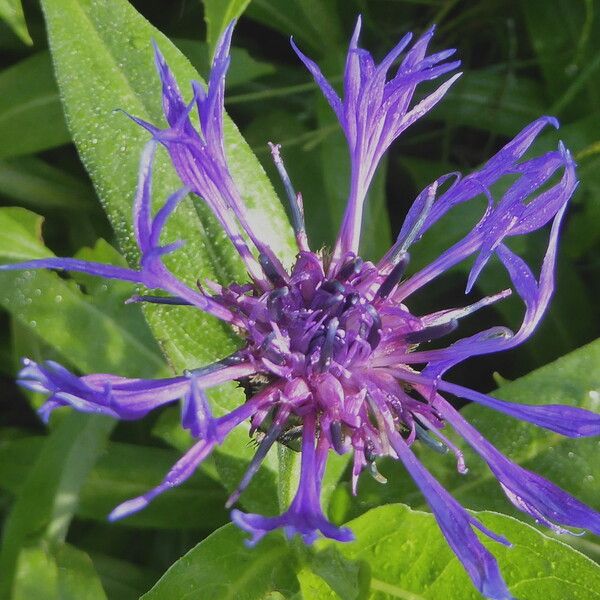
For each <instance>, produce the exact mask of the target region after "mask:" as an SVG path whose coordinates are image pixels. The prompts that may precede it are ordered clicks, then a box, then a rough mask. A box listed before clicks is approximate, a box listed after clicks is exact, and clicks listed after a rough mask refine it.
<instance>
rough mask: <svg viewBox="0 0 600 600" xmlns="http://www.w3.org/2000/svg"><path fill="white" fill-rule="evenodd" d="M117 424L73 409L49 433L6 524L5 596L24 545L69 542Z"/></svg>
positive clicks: (0, 594)
mask: <svg viewBox="0 0 600 600" xmlns="http://www.w3.org/2000/svg"><path fill="white" fill-rule="evenodd" d="M113 427H114V422H113V421H112V420H110V419H107V418H105V417H99V416H89V415H83V414H78V413H74V412H73V413H70V414H69V415H68V416H66V417H65V418H64V419H63V420H62V421H61V422H60V423H59V425H58V426H57V428H56V429H55V430H54V431H53V432H52V433H51V434H50V435H49V436H48V438H47V440H46V442H45V443H44V447H43V449H42V452H41V453H40V456H39V457H38V459H37V460H36V462H35V464H34V465H33V467H32V468H31V470H30V471H29V473H28V476H27V479H26V481H25V483H24V485H23V488H22V489H21V492H20V493H19V495H18V497H17V499H16V501H15V503H14V505H13V506H12V509H11V511H10V513H9V516H8V517H7V519H6V521H5V524H4V530H3V533H2V546H1V549H0V570H1V571H2V579H1V580H0V598H6V597H8V596H9V594H10V591H11V588H12V585H13V577H14V569H15V567H16V566H17V560H18V556H19V554H20V552H21V550H22V549H23V548H24V547H25V545H30V544H32V543H34V542H38V541H39V542H41V541H44V542H45V543H48V544H50V545H51V546H53V545H56V544H59V543H61V542H62V541H64V539H65V536H66V533H67V529H68V526H69V523H70V521H71V519H72V517H73V515H74V513H75V510H76V508H77V504H78V497H79V491H80V489H81V486H82V485H83V483H84V481H85V479H86V476H87V474H88V473H89V471H90V470H91V468H92V467H93V465H94V462H95V461H96V459H97V457H98V456H99V454H100V453H101V452H102V449H103V446H104V444H105V443H106V441H107V438H108V436H109V434H110V431H111V430H112V428H113Z"/></svg>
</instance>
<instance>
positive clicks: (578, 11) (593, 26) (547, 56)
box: [521, 0, 600, 114]
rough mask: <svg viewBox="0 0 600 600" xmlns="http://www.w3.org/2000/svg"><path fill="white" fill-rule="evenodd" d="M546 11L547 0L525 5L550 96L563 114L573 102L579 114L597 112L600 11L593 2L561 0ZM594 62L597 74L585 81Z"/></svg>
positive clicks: (592, 73)
mask: <svg viewBox="0 0 600 600" xmlns="http://www.w3.org/2000/svg"><path fill="white" fill-rule="evenodd" d="M545 8H546V5H545V3H544V2H543V0H530V1H528V2H525V3H523V4H522V5H521V9H522V12H523V15H524V17H525V19H524V21H525V26H526V27H527V31H528V33H529V38H530V41H531V45H532V46H533V49H534V51H535V53H536V54H537V58H538V61H539V65H540V69H541V71H542V75H543V77H544V80H545V83H546V88H547V91H548V96H549V97H550V98H551V99H552V101H553V103H554V106H555V107H557V108H559V109H560V110H562V109H564V108H565V107H566V106H567V105H568V104H571V103H572V101H573V100H576V101H577V102H576V103H575V106H574V108H576V109H578V113H579V114H585V112H588V111H592V110H595V109H596V108H597V107H598V102H599V101H600V86H598V76H597V68H598V66H599V64H598V46H597V39H598V34H599V32H600V18H599V15H598V11H597V7H596V8H595V3H594V2H593V0H584V1H582V2H575V3H573V2H569V1H568V0H558V1H557V2H555V3H553V6H552V10H545ZM592 62H593V63H594V71H595V74H594V72H589V73H588V74H587V77H586V78H585V79H584V80H583V81H582V80H581V78H580V76H581V75H582V74H584V73H585V70H586V69H587V67H589V66H590V64H591V63H592ZM594 75H595V76H594ZM575 114H577V113H575Z"/></svg>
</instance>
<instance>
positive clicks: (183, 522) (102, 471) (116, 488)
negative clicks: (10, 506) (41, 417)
mask: <svg viewBox="0 0 600 600" xmlns="http://www.w3.org/2000/svg"><path fill="white" fill-rule="evenodd" d="M43 443H44V438H43V437H41V436H37V437H24V438H21V439H16V440H9V441H4V442H1V443H0V487H3V488H5V489H7V490H10V491H11V492H12V493H13V494H18V493H19V492H20V490H21V488H22V487H23V482H24V474H25V473H26V472H27V470H28V469H29V468H30V466H31V465H32V464H34V462H35V460H36V459H37V458H38V457H39V455H40V452H41V450H42V448H43ZM179 456H180V454H179V453H178V452H176V451H173V450H164V449H162V448H153V447H150V446H139V445H134V444H124V443H120V442H111V443H110V444H108V447H107V449H106V452H104V453H103V454H102V456H100V458H99V460H98V462H97V463H96V465H95V467H94V469H93V470H92V472H91V473H90V475H89V477H88V479H87V481H86V483H85V485H84V486H83V489H82V490H81V496H80V501H79V506H78V507H77V516H78V517H80V518H82V519H93V520H96V521H101V522H106V518H107V516H108V514H109V513H110V511H111V510H112V509H113V508H115V506H117V505H118V504H120V503H121V502H123V501H124V500H127V499H129V498H133V497H135V496H139V495H141V494H143V493H145V492H147V491H148V490H149V489H150V488H152V487H154V486H155V485H157V484H158V483H159V482H160V481H161V480H162V478H163V477H164V475H165V473H166V472H167V471H168V470H169V469H170V468H171V467H172V466H173V464H175V462H176V461H177V460H178V459H179ZM226 499H227V496H226V493H225V490H224V489H223V488H222V487H221V486H220V485H219V484H217V483H216V482H215V481H214V480H212V479H210V478H209V477H207V476H206V475H204V474H203V473H197V474H195V475H194V476H193V477H192V478H191V479H190V480H189V481H188V482H186V483H185V484H184V485H183V486H181V487H177V488H174V489H173V490H172V491H170V492H169V493H168V494H163V495H162V496H160V497H159V498H157V499H156V501H155V502H153V503H152V504H151V505H150V506H149V507H148V508H147V509H146V510H144V511H142V512H140V513H137V514H135V515H133V516H132V517H130V518H128V519H126V520H124V521H118V522H117V524H118V525H123V526H126V527H150V528H155V529H168V528H170V529H206V528H207V526H210V527H214V526H219V525H222V524H224V523H226V522H227V513H226V511H225V509H224V504H225V500H226Z"/></svg>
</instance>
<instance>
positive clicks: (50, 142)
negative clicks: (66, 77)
mask: <svg viewBox="0 0 600 600" xmlns="http://www.w3.org/2000/svg"><path fill="white" fill-rule="evenodd" d="M0 139H1V140H2V144H1V145H0V158H9V157H13V156H21V155H23V154H31V153H33V152H39V151H40V150H46V149H48V148H54V147H56V146H61V145H62V144H66V143H68V142H69V141H70V135H69V132H68V131H67V127H66V125H65V119H64V117H63V111H62V107H61V105H60V99H59V96H58V90H57V89H56V82H55V81H54V75H53V74H52V64H51V62H50V55H49V54H48V52H39V53H38V54H34V55H33V56H31V57H29V58H26V59H25V60H23V61H21V62H19V63H17V64H16V65H14V66H12V67H9V68H8V69H6V70H4V71H3V72H2V73H0Z"/></svg>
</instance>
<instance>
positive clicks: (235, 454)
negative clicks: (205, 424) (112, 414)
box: [152, 397, 291, 513]
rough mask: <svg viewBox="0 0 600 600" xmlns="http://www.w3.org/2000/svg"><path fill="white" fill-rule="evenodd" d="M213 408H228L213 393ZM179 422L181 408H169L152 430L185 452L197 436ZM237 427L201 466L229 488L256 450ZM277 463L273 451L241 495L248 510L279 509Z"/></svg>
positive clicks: (223, 410)
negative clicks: (235, 431) (193, 435)
mask: <svg viewBox="0 0 600 600" xmlns="http://www.w3.org/2000/svg"><path fill="white" fill-rule="evenodd" d="M213 409H214V410H215V413H219V414H220V413H223V412H225V410H226V408H225V407H224V406H222V405H220V404H219V403H218V401H215V399H214V397H213ZM179 423H180V414H179V410H178V409H176V408H170V409H167V410H165V411H163V413H162V414H161V415H160V417H159V418H158V420H157V422H156V425H155V426H154V428H153V430H152V433H153V434H154V435H156V436H157V437H159V438H161V439H162V440H164V441H165V442H167V443H168V444H170V445H172V446H174V447H175V448H177V449H178V450H180V451H181V452H185V451H186V450H188V449H189V448H190V447H191V446H192V444H193V442H194V440H193V438H192V436H191V435H190V434H189V432H188V431H186V430H185V429H183V428H182V427H181V425H180V424H179ZM237 431H238V435H237V436H232V435H231V434H230V435H229V437H228V438H227V439H226V440H225V441H224V443H223V444H222V445H221V446H220V447H219V449H218V452H214V453H213V455H212V456H211V457H210V458H209V459H208V460H207V461H205V462H204V463H203V464H202V465H201V466H200V469H201V470H202V471H204V472H205V473H206V474H207V475H209V476H211V477H218V478H220V479H221V481H223V484H224V485H225V487H226V488H227V489H229V491H230V492H231V491H232V490H233V489H235V488H236V487H237V484H238V483H239V481H240V479H241V478H242V477H243V476H244V473H245V471H246V468H247V461H248V460H249V459H250V458H251V457H252V455H253V454H254V446H253V442H252V438H251V437H249V435H248V431H247V430H242V428H241V427H238V430H237ZM274 450H275V449H274ZM290 452H291V451H290ZM278 465H279V460H278V457H277V452H276V451H272V452H270V453H269V454H268V455H267V457H266V459H265V461H264V462H263V463H262V466H261V468H260V469H259V470H258V472H257V473H256V475H254V477H253V478H252V481H251V483H250V485H249V486H248V488H246V490H245V491H244V493H243V494H242V496H241V498H240V503H241V505H242V506H244V507H245V508H246V509H247V510H249V511H264V512H267V513H274V512H275V511H277V508H278V505H277V481H276V472H277V469H278Z"/></svg>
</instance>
